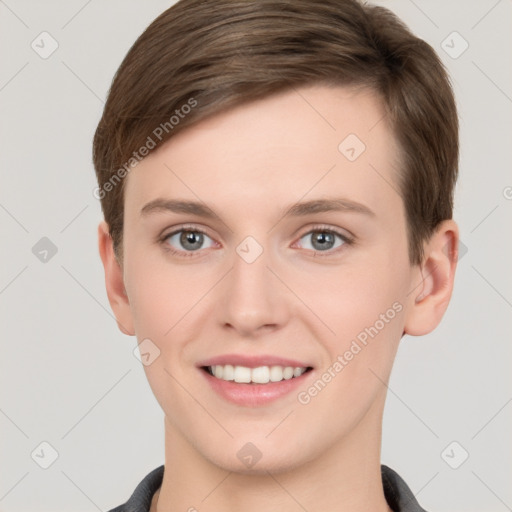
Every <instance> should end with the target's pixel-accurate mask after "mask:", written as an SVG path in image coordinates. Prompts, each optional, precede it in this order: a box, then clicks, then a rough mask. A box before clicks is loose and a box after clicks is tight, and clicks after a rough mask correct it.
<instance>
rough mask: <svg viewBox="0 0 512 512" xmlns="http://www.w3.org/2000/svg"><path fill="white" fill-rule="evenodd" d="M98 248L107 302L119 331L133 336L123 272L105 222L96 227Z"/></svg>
mask: <svg viewBox="0 0 512 512" xmlns="http://www.w3.org/2000/svg"><path fill="white" fill-rule="evenodd" d="M98 246H99V251H100V257H101V261H102V262H103V268H104V269H105V286H106V289H107V296H108V301H109V302H110V307H111V308H112V311H113V312H114V315H115V317H116V321H117V326H118V327H119V329H120V331H121V332H123V333H124V334H127V335H128V336H134V335H135V330H134V328H133V319H132V313H131V309H130V302H129V300H128V295H127V294H126V290H125V287H124V279H123V270H122V268H121V265H120V264H119V262H118V261H117V258H116V257H115V254H114V247H113V243H112V237H111V236H110V233H109V229H108V224H107V223H106V222H105V221H102V222H100V224H99V225H98Z"/></svg>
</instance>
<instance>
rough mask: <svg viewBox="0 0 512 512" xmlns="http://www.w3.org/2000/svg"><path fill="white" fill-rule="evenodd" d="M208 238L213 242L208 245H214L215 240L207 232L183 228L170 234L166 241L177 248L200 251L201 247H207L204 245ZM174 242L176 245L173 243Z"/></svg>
mask: <svg viewBox="0 0 512 512" xmlns="http://www.w3.org/2000/svg"><path fill="white" fill-rule="evenodd" d="M206 238H207V239H208V240H210V241H211V242H212V243H211V244H210V245H209V246H208V247H212V246H213V240H212V239H211V238H210V237H209V236H208V235H206V234H205V233H202V232H201V231H195V230H185V229H182V230H180V231H176V232H175V233H172V234H171V235H169V236H168V237H167V238H166V241H167V243H168V244H169V245H172V246H173V248H174V249H177V250H185V251H198V250H199V249H206V248H207V247H204V246H203V244H204V242H205V239H206ZM173 242H174V244H176V245H173Z"/></svg>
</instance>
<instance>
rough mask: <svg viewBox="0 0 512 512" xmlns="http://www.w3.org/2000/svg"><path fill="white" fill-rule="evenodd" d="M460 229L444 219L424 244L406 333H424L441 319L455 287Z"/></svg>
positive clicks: (416, 273) (414, 334) (409, 308)
mask: <svg viewBox="0 0 512 512" xmlns="http://www.w3.org/2000/svg"><path fill="white" fill-rule="evenodd" d="M458 246H459V230H458V227H457V224H456V223H455V222H454V221H453V220H451V219H450V220H445V221H443V222H442V223H441V224H440V225H439V227H438V229H437V230H436V231H435V233H434V234H433V235H432V236H431V237H430V239H429V241H428V242H427V243H426V244H425V247H424V258H423V262H422V264H421V265H418V266H417V272H415V273H414V275H415V279H416V281H415V283H413V284H414V285H415V288H414V289H413V290H412V291H411V292H410V294H409V298H410V299H411V300H410V302H409V304H408V311H407V316H406V321H405V326H404V334H410V335H411V336H422V335H424V334H428V333H429V332H431V331H433V330H434V329H435V328H436V327H437V326H438V325H439V322H441V319H442V318H443V315H444V313H445V311H446V308H447V307H448V304H449V302H450V298H451V295H452V290H453V281H454V278H455V269H456V267H457V260H458V254H459V249H458Z"/></svg>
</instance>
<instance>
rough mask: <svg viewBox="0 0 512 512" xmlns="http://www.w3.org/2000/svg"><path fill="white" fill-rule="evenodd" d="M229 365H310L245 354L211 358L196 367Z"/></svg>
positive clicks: (299, 366) (291, 360)
mask: <svg viewBox="0 0 512 512" xmlns="http://www.w3.org/2000/svg"><path fill="white" fill-rule="evenodd" d="M227 364H231V365H233V366H246V367H247V368H257V367H259V366H285V367H286V366H292V367H293V368H310V367H311V365H309V364H307V363H304V362H302V361H297V360H296V359H288V358H286V357H277V356H271V355H265V354H262V355H253V356H248V355H247V354H224V355H220V356H215V357H211V358H209V359H205V360H204V361H200V362H199V363H198V365H197V366H199V367H202V366H215V365H222V366H225V365H227Z"/></svg>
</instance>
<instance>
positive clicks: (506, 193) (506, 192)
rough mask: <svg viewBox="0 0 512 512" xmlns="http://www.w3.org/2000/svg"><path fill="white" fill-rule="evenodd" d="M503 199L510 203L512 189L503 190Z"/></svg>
mask: <svg viewBox="0 0 512 512" xmlns="http://www.w3.org/2000/svg"><path fill="white" fill-rule="evenodd" d="M503 197H504V198H505V199H507V200H508V201H510V200H511V199H512V187H505V188H504V189H503Z"/></svg>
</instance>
